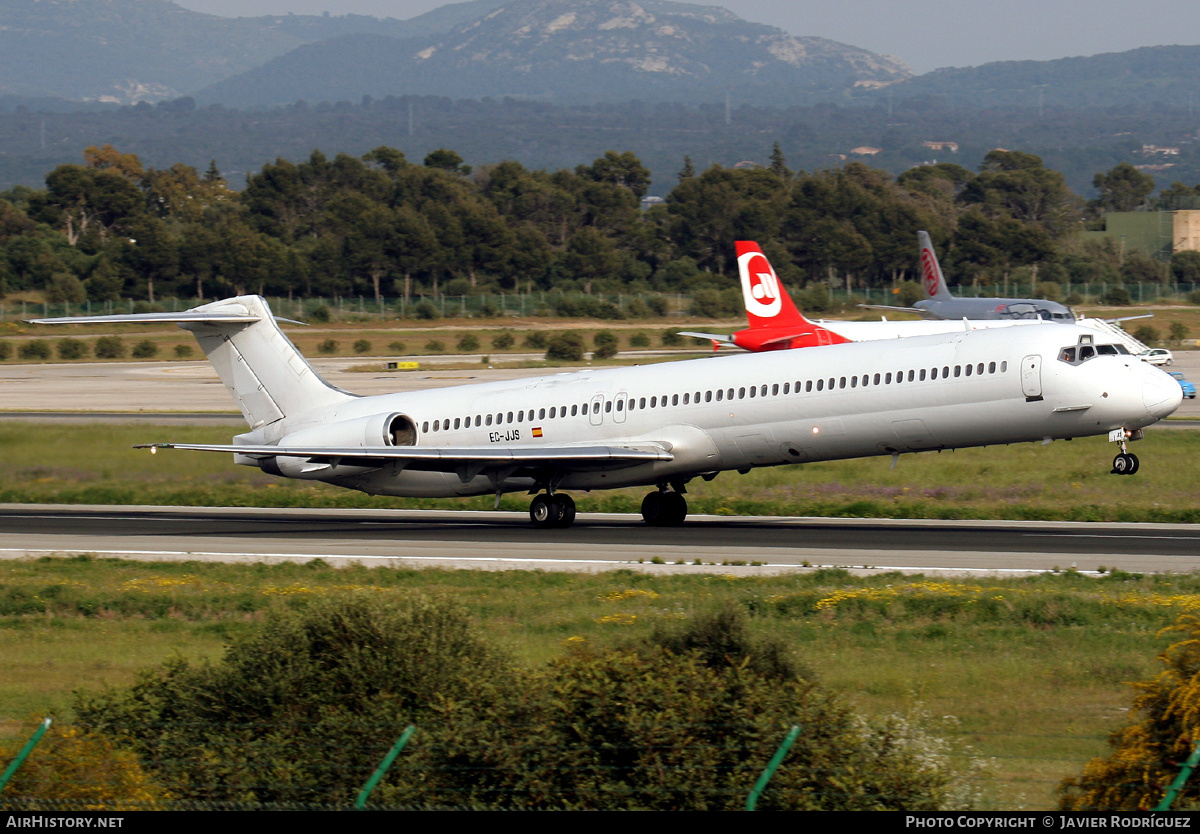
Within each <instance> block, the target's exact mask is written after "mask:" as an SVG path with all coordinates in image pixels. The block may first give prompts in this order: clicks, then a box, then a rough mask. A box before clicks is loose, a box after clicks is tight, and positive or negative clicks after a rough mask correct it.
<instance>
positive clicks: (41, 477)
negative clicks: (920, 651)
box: [0, 422, 1200, 523]
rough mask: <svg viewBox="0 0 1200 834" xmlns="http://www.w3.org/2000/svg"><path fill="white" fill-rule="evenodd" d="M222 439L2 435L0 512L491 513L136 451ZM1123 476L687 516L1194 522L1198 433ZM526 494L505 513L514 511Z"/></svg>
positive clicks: (913, 467) (508, 501)
mask: <svg viewBox="0 0 1200 834" xmlns="http://www.w3.org/2000/svg"><path fill="white" fill-rule="evenodd" d="M233 433H234V431H232V430H230V429H224V428H211V427H194V426H193V427H189V426H172V427H163V426H147V425H141V426H139V425H94V424H79V425H70V424H46V425H39V424H32V423H19V422H11V423H9V422H5V423H0V452H2V453H3V455H4V461H5V465H4V467H3V468H0V502H9V503H65V504H157V505H202V506H263V507H304V506H308V507H363V508H370V507H412V508H434V507H436V508H445V509H454V508H472V509H490V508H491V506H492V498H491V497H490V496H485V497H479V498H472V499H419V500H418V499H397V498H388V497H371V496H366V495H362V494H360V493H355V492H350V491H347V490H344V489H339V488H337V487H331V486H328V485H325V484H319V483H312V482H301V481H290V480H286V479H281V478H275V477H272V476H269V475H266V474H264V473H262V472H261V471H259V470H258V469H255V468H251V467H246V466H235V465H234V464H233V463H232V461H231V460H230V457H229V456H228V455H223V454H222V455H217V454H208V453H199V452H178V451H170V450H167V451H162V452H160V453H159V454H157V455H151V454H150V453H149V452H147V451H146V450H134V449H132V448H131V447H132V446H133V444H135V443H144V442H153V441H172V442H181V443H227V442H229V439H230V437H231V435H232V434H233ZM1132 448H1133V450H1134V451H1136V452H1137V453H1138V454H1139V456H1140V457H1141V460H1142V467H1141V470H1140V471H1139V473H1138V474H1137V475H1134V476H1132V477H1116V476H1113V475H1110V474H1109V469H1110V465H1111V461H1112V456H1113V454H1114V453H1115V447H1114V446H1112V445H1111V444H1108V443H1107V442H1105V439H1104V438H1084V439H1081V440H1076V441H1073V442H1063V441H1060V442H1057V443H1053V444H1051V445H1049V446H1042V445H1040V444H1020V445H1014V446H1000V447H990V448H984V449H963V450H959V451H956V452H944V453H936V452H928V453H921V454H915V455H904V456H902V457H901V458H900V460H899V462H898V465H897V466H896V468H895V469H892V468H891V461H890V459H889V458H887V457H876V458H864V459H860V460H848V461H832V462H828V463H809V464H803V465H799V466H780V467H772V468H765V469H756V470H753V471H751V472H750V473H749V474H747V475H737V474H735V473H732V472H726V473H723V474H722V475H721V476H719V477H718V478H716V479H715V480H714V481H712V482H710V483H705V482H702V481H699V480H697V481H694V482H693V483H692V484H691V485H690V487H689V490H690V491H689V493H688V503H689V507H690V511H691V512H692V513H715V514H721V515H804V516H842V517H859V518H945V519H954V518H982V519H1026V520H1028V519H1043V520H1069V521H1159V522H1180V523H1182V522H1189V523H1194V522H1200V506H1197V503H1196V501H1195V496H1196V495H1197V494H1200V467H1198V466H1196V465H1195V464H1194V463H1193V462H1194V461H1196V460H1197V459H1198V458H1200V431H1194V430H1189V429H1172V430H1165V429H1164V430H1154V429H1151V430H1150V432H1149V435H1148V438H1147V439H1146V440H1143V441H1140V442H1138V443H1136V444H1134V446H1133V447H1132ZM644 492H645V490H643V489H634V490H612V491H603V492H594V493H588V494H579V495H577V496H576V500H577V501H578V504H579V509H580V511H582V512H591V511H605V512H629V513H636V512H638V507H639V505H640V502H641V499H642V496H643V494H644ZM527 502H528V499H527V497H526V496H523V495H512V496H507V497H506V498H505V499H504V501H503V503H502V505H501V506H502V508H505V509H509V510H514V511H523V510H525V509H527V507H528V503H527Z"/></svg>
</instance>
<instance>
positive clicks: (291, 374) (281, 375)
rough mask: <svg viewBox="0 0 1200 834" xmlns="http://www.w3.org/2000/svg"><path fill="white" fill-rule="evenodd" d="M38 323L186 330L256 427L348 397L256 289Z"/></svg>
mask: <svg viewBox="0 0 1200 834" xmlns="http://www.w3.org/2000/svg"><path fill="white" fill-rule="evenodd" d="M33 321H34V322H35V323H38V324H97V323H103V322H109V323H113V324H155V323H158V324H165V323H173V324H177V325H179V326H180V327H182V328H183V329H184V330H189V331H191V332H192V334H193V335H194V336H195V337H196V341H198V342H199V343H200V347H201V348H202V349H203V350H204V353H205V355H206V356H207V357H208V361H209V362H211V363H212V365H213V368H214V369H216V372H217V376H219V377H220V378H221V382H223V383H225V387H226V388H227V389H228V390H229V394H230V396H232V397H233V399H234V402H236V403H237V405H238V408H240V409H241V410H242V414H243V416H245V418H246V422H247V423H249V424H250V427H251V428H253V429H257V428H259V427H260V426H265V425H267V424H268V423H274V422H275V421H276V420H281V419H283V418H284V417H293V416H296V415H298V414H303V413H304V412H306V411H312V410H313V409H316V408H322V407H324V406H330V405H337V404H338V403H343V402H346V401H347V400H351V399H354V396H355V395H354V394H350V393H348V392H346V391H343V390H341V389H340V388H334V387H333V386H332V385H330V384H329V383H328V382H326V381H325V380H323V379H322V378H321V376H320V375H319V374H318V373H317V372H316V371H315V370H313V367H312V366H311V365H309V364H308V361H307V360H306V359H305V358H304V357H303V356H302V355H301V354H300V351H298V350H296V346H295V345H293V344H292V340H291V339H289V338H288V337H287V336H285V335H284V334H283V331H282V330H280V329H279V324H278V322H276V320H275V316H274V314H272V313H271V308H270V307H268V306H267V302H266V299H264V298H263V297H262V296H258V295H241V296H238V297H237V298H226V299H223V300H221V301H214V302H213V303H211V304H203V305H201V306H199V307H193V308H192V309H190V310H184V311H183V312H182V313H130V314H128V315H115V316H80V317H69V318H56V319H34V320H33Z"/></svg>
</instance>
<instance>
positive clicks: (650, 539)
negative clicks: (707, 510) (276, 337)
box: [0, 504, 1200, 574]
mask: <svg viewBox="0 0 1200 834" xmlns="http://www.w3.org/2000/svg"><path fill="white" fill-rule="evenodd" d="M81 552H90V553H96V554H98V555H102V556H120V557H130V558H139V559H153V560H162V559H170V560H199V561H206V560H219V561H267V562H278V561H297V560H298V561H307V560H310V559H313V558H321V559H325V560H327V561H330V562H334V563H340V562H345V561H350V562H359V563H367V564H389V565H394V566H399V567H414V566H430V565H438V566H444V567H457V568H485V569H505V568H525V569H544V570H562V569H572V570H612V569H616V568H632V569H639V570H651V571H664V572H665V571H673V572H679V571H684V572H692V571H712V570H714V569H717V570H719V571H720V572H729V573H738V574H744V573H763V572H781V571H783V572H787V571H797V570H805V569H815V568H820V567H844V568H849V569H854V570H856V571H868V572H873V571H886V570H899V571H904V572H930V573H955V574H1006V573H1030V572H1041V571H1050V570H1067V569H1071V568H1074V569H1077V570H1080V571H1084V572H1096V571H1100V570H1102V569H1109V570H1111V569H1113V568H1119V569H1121V570H1125V571H1130V572H1163V571H1179V572H1188V571H1191V570H1193V569H1194V568H1195V567H1196V566H1197V562H1198V561H1200V525H1158V524H1091V523H1087V524H1083V523H1078V524H1074V523H1057V522H1055V523H1047V522H949V521H895V520H862V519H816V518H728V517H719V516H692V517H689V518H688V520H687V521H686V522H685V523H684V525H683V526H682V527H678V528H652V527H647V526H646V525H645V524H643V523H642V521H641V519H640V517H638V516H635V515H618V514H588V513H581V514H580V515H579V517H578V518H577V520H576V522H575V524H574V525H573V526H572V527H570V528H568V529H566V530H541V531H539V530H534V529H533V528H532V527H531V526H530V525H529V520H528V517H527V516H526V515H525V514H524V513H501V512H495V513H490V512H468V511H463V512H448V511H418V510H307V509H303V510H297V509H285V510H266V509H248V508H194V507H186V508H163V507H76V506H43V505H14V504H9V505H0V558H25V557H30V556H44V555H51V554H59V553H81ZM697 560H699V561H700V562H701V563H702V564H699V565H697V564H695V563H696V561H697ZM751 563H758V564H751Z"/></svg>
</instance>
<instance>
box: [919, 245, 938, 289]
mask: <svg viewBox="0 0 1200 834" xmlns="http://www.w3.org/2000/svg"><path fill="white" fill-rule="evenodd" d="M921 277H922V278H923V279H924V281H925V292H927V293H929V297H930V298H932V297H933V296H935V295H937V294H938V291H939V287H940V285H941V281H940V280H939V276H938V262H937V257H935V256H934V254H933V250H932V249H929V248H923V249H921Z"/></svg>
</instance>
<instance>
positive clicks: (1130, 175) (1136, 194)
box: [1088, 162, 1154, 214]
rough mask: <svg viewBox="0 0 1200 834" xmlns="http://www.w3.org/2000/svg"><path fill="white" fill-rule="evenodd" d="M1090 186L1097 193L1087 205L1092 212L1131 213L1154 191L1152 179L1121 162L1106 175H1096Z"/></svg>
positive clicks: (1143, 203) (1144, 202)
mask: <svg viewBox="0 0 1200 834" xmlns="http://www.w3.org/2000/svg"><path fill="white" fill-rule="evenodd" d="M1092 185H1093V186H1094V187H1095V189H1096V191H1098V192H1099V196H1098V197H1097V198H1096V199H1094V200H1092V201H1091V202H1090V203H1089V204H1088V207H1089V208H1091V209H1092V210H1093V211H1094V212H1096V213H1098V214H1102V213H1104V212H1106V211H1133V210H1134V209H1138V208H1141V207H1142V206H1143V205H1145V204H1146V199H1147V198H1148V197H1149V196H1150V193H1151V192H1152V191H1154V177H1152V176H1150V175H1149V174H1143V173H1142V172H1141V171H1139V170H1138V169H1137V168H1135V167H1133V166H1132V165H1130V164H1129V163H1128V162H1122V163H1120V164H1118V165H1117V166H1116V167H1114V168H1113V169H1112V170H1110V171H1108V172H1106V173H1101V174H1096V176H1095V177H1093V178H1092Z"/></svg>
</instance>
